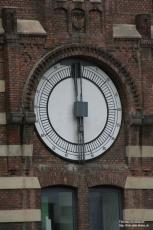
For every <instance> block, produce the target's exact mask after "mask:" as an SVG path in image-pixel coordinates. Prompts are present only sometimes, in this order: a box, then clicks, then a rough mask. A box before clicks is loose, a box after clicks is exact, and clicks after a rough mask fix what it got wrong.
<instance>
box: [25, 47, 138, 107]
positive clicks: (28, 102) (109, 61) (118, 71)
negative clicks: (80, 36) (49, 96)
mask: <svg viewBox="0 0 153 230" xmlns="http://www.w3.org/2000/svg"><path fill="white" fill-rule="evenodd" d="M70 57H80V58H86V59H87V60H92V61H94V62H95V63H96V64H98V65H99V66H100V67H101V68H102V69H103V70H104V71H105V72H106V73H108V75H111V76H115V77H114V78H112V79H113V80H116V82H117V83H118V85H120V88H122V95H123V98H124V97H126V98H128V99H127V100H128V101H129V100H130V103H132V107H133V108H134V109H135V111H136V110H139V109H141V99H140V98H141V97H140V94H139V91H138V88H137V86H136V84H135V81H134V79H133V78H132V77H131V76H130V73H129V72H128V71H127V70H126V68H125V67H124V65H123V64H122V63H121V62H120V61H118V60H117V59H116V58H114V56H113V55H112V54H110V53H109V52H107V51H106V50H104V49H102V48H99V47H93V46H89V45H80V44H71V45H63V46H60V47H58V48H55V49H53V50H51V51H50V52H49V53H48V54H47V55H45V56H44V57H43V58H42V59H41V60H40V61H39V62H38V63H37V64H36V65H35V66H34V68H33V70H32V71H31V73H30V75H29V78H28V79H27V81H26V84H25V87H24V91H23V98H22V107H23V109H24V111H33V101H34V95H35V91H36V88H37V85H38V83H39V80H40V79H41V77H42V75H43V74H44V73H45V72H46V71H47V70H48V69H49V68H50V67H51V66H52V65H54V64H55V63H57V62H59V61H60V60H61V59H64V58H70Z"/></svg>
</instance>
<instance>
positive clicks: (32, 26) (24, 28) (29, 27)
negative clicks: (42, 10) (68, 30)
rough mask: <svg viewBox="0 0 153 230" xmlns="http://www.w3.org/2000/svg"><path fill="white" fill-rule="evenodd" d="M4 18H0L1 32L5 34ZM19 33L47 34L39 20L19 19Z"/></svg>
mask: <svg viewBox="0 0 153 230" xmlns="http://www.w3.org/2000/svg"><path fill="white" fill-rule="evenodd" d="M4 33H5V31H4V28H3V26H2V19H1V18H0V34H4ZM17 33H19V34H40V35H46V31H45V30H44V28H43V27H42V25H41V24H40V22H39V21H37V20H23V19H22V20H21V19H18V20H17Z"/></svg>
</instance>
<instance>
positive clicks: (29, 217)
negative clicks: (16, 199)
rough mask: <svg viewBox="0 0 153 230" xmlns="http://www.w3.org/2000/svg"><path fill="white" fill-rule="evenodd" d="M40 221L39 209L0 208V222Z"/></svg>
mask: <svg viewBox="0 0 153 230" xmlns="http://www.w3.org/2000/svg"><path fill="white" fill-rule="evenodd" d="M36 221H41V210H40V209H23V210H22V209H21V210H0V223H13V222H36Z"/></svg>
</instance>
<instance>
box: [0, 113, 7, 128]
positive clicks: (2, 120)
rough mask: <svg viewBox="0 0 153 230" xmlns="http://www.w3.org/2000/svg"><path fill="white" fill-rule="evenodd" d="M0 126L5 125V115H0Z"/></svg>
mask: <svg viewBox="0 0 153 230" xmlns="http://www.w3.org/2000/svg"><path fill="white" fill-rule="evenodd" d="M0 125H6V113H0Z"/></svg>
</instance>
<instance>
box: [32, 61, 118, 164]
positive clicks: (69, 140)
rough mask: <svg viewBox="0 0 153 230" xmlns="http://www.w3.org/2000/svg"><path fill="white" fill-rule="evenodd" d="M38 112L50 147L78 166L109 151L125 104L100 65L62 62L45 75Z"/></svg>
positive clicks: (40, 131) (37, 96)
mask: <svg viewBox="0 0 153 230" xmlns="http://www.w3.org/2000/svg"><path fill="white" fill-rule="evenodd" d="M34 111H35V114H36V123H35V126H36V129H37V132H38V134H39V136H40V138H41V139H42V141H43V142H44V143H45V144H46V146H47V147H48V148H49V149H50V150H51V152H54V153H56V154H58V155H59V156H61V157H63V158H66V159H70V160H75V161H84V160H90V159H93V158H95V157H97V156H100V155H101V154H103V153H104V152H106V151H107V150H108V149H109V148H110V147H111V146H112V144H113V143H114V141H115V140H116V138H117V136H118V133H119V130H120V127H121V120H122V107H121V101H120V97H119V94H118V91H117V89H116V87H115V85H114V83H113V81H112V80H111V78H110V77H109V76H108V75H107V74H106V73H105V72H104V71H103V70H102V69H101V68H99V67H98V66H96V65H94V64H93V63H90V62H85V61H83V60H78V59H76V60H75V59H72V60H64V61H61V62H59V63H57V64H55V65H54V66H52V67H50V68H49V69H48V70H47V71H46V72H45V73H44V74H43V76H42V78H41V80H40V82H39V84H38V87H37V90H36V94H35V100H34Z"/></svg>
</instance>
